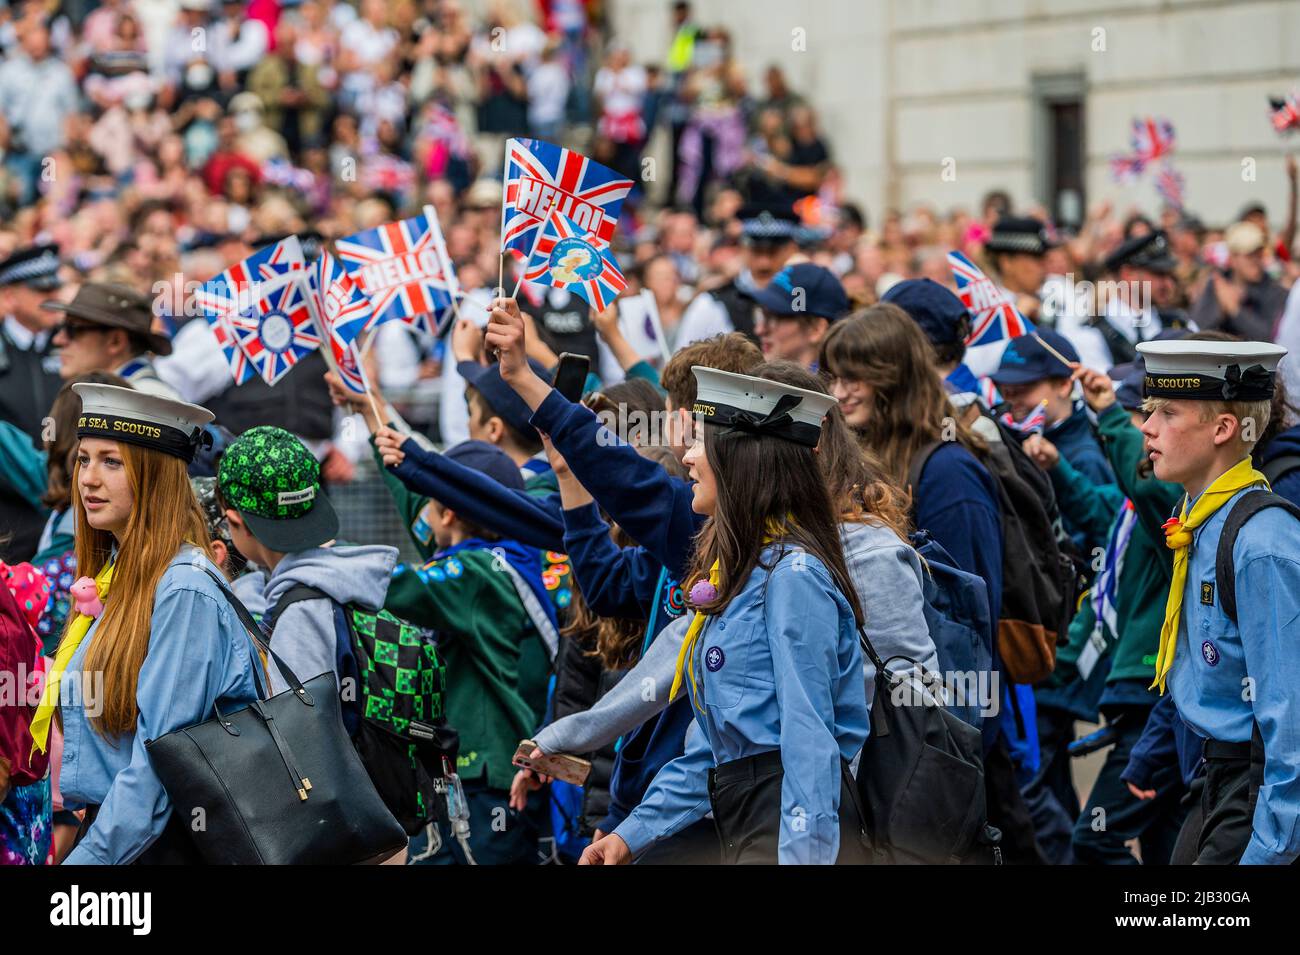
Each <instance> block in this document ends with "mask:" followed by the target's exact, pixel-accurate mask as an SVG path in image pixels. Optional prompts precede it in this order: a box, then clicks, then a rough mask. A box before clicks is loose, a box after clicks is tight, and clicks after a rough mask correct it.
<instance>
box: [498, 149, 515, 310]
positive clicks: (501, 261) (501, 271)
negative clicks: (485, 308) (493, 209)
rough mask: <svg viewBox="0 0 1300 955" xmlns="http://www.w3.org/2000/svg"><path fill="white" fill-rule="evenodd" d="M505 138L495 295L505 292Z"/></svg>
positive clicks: (507, 161) (507, 157) (507, 172)
mask: <svg viewBox="0 0 1300 955" xmlns="http://www.w3.org/2000/svg"><path fill="white" fill-rule="evenodd" d="M512 141H513V140H510V139H507V140H506V145H505V149H504V151H503V153H502V156H501V241H500V243H499V245H500V255H499V256H498V257H497V295H504V294H505V291H506V290H505V284H506V191H507V190H506V183H507V182H508V181H509V180H510V143H511V142H512Z"/></svg>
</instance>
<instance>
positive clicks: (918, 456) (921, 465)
mask: <svg viewBox="0 0 1300 955" xmlns="http://www.w3.org/2000/svg"><path fill="white" fill-rule="evenodd" d="M941 444H943V441H942V440H935V441H927V442H926V443H925V444H923V445H921V446H920V447H919V448H917V449H916V453H915V454H913V455H912V463H911V464H910V465H909V466H908V468H907V490H908V491H910V492H911V494H912V502H913V504H915V502H916V489H917V487H918V486H920V484H921V472H923V471H924V470H925V466H926V465H927V464H928V463H929V462H930V456H931V455H933V454H934V452H936V451H938V450H939V445H941Z"/></svg>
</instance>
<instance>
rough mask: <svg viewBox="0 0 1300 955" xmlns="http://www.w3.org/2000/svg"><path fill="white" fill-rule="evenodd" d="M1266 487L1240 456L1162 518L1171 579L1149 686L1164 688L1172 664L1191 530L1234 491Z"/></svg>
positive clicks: (1184, 584) (1190, 548) (1261, 475)
mask: <svg viewBox="0 0 1300 955" xmlns="http://www.w3.org/2000/svg"><path fill="white" fill-rule="evenodd" d="M1260 483H1263V485H1264V486H1265V487H1268V478H1266V477H1264V475H1263V474H1261V473H1260V472H1259V471H1256V470H1255V466H1254V464H1253V463H1252V462H1251V460H1250V458H1242V459H1241V460H1240V461H1238V462H1237V463H1236V464H1234V465H1233V466H1232V467H1231V468H1229V469H1228V470H1227V471H1225V472H1223V473H1222V474H1220V475H1219V476H1218V477H1217V478H1215V480H1214V482H1213V483H1212V484H1211V485H1210V486H1209V487H1207V488H1206V489H1205V490H1204V491H1203V492H1202V493H1201V496H1200V497H1198V498H1197V499H1196V503H1195V504H1193V505H1192V510H1191V513H1188V511H1187V504H1188V500H1187V498H1186V497H1184V498H1183V507H1182V511H1181V512H1180V513H1179V515H1178V516H1177V517H1172V518H1170V519H1169V520H1167V521H1165V525H1164V528H1165V546H1166V547H1168V548H1169V549H1170V550H1172V551H1173V552H1174V580H1173V583H1172V584H1171V585H1170V586H1169V599H1168V600H1167V601H1166V603H1165V622H1164V625H1163V626H1161V628H1160V652H1159V653H1158V654H1157V655H1156V678H1155V680H1153V681H1152V683H1151V686H1150V689H1155V688H1156V687H1157V686H1158V687H1160V692H1161V694H1163V693H1164V692H1165V680H1166V678H1167V677H1168V675H1169V671H1170V670H1171V669H1172V668H1173V665H1174V648H1175V646H1176V645H1177V643H1178V619H1179V617H1180V615H1181V614H1182V612H1183V591H1184V590H1185V589H1186V586H1187V564H1188V562H1189V560H1190V559H1191V553H1192V539H1193V536H1194V535H1193V534H1192V531H1194V530H1196V528H1198V527H1200V526H1201V525H1202V524H1204V523H1205V522H1206V521H1208V520H1209V519H1210V518H1211V517H1213V516H1214V512H1215V511H1217V510H1218V509H1219V508H1220V507H1222V506H1223V505H1224V504H1226V503H1228V501H1229V500H1230V499H1231V498H1232V496H1233V495H1234V494H1236V493H1237V492H1238V491H1240V490H1242V489H1244V488H1248V487H1250V486H1251V485H1254V484H1260Z"/></svg>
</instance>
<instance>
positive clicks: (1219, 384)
mask: <svg viewBox="0 0 1300 955" xmlns="http://www.w3.org/2000/svg"><path fill="white" fill-rule="evenodd" d="M1142 392H1143V394H1144V395H1145V396H1146V397H1148V398H1189V399H1192V400H1195V401H1268V400H1269V399H1270V398H1272V397H1273V373H1272V372H1271V371H1268V370H1267V369H1265V368H1264V366H1263V365H1251V366H1250V367H1249V368H1247V369H1246V370H1245V371H1242V370H1241V366H1240V365H1229V366H1228V367H1227V369H1225V377H1223V378H1217V377H1215V376H1213V375H1197V374H1181V375H1180V374H1152V373H1151V372H1149V371H1148V372H1147V374H1146V377H1145V378H1144V379H1143V381H1142Z"/></svg>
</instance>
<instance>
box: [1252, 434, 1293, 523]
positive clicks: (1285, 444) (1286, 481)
mask: <svg viewBox="0 0 1300 955" xmlns="http://www.w3.org/2000/svg"><path fill="white" fill-rule="evenodd" d="M1293 454H1300V424H1298V425H1296V426H1295V427H1294V428H1288V429H1287V430H1286V431H1283V432H1282V433H1281V434H1279V435H1276V436H1275V437H1274V438H1273V440H1272V441H1270V442H1269V443H1268V444H1267V445H1266V446H1265V447H1264V449H1263V450H1262V452H1261V453H1260V456H1259V457H1260V464H1267V463H1268V462H1269V461H1272V460H1273V459H1274V458H1280V457H1282V456H1283V455H1288V456H1289V455H1293ZM1273 493H1274V494H1279V495H1281V496H1282V497H1284V498H1286V499H1287V500H1288V501H1290V502H1291V503H1292V504H1300V470H1296V471H1292V472H1291V473H1290V474H1286V475H1284V476H1283V477H1282V479H1281V480H1279V481H1278V482H1277V483H1276V484H1274V485H1273Z"/></svg>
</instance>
